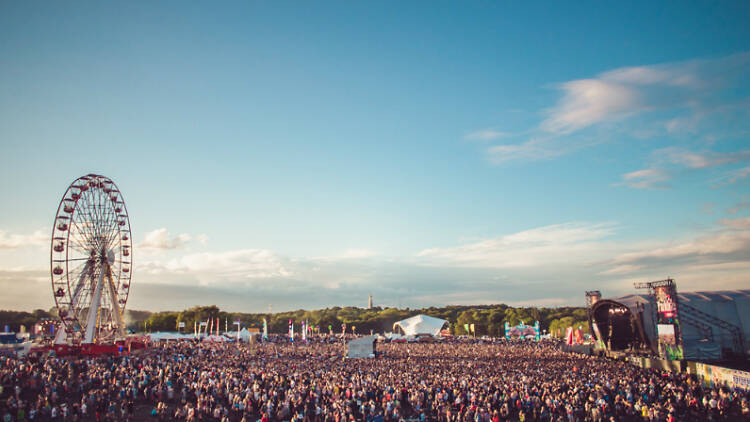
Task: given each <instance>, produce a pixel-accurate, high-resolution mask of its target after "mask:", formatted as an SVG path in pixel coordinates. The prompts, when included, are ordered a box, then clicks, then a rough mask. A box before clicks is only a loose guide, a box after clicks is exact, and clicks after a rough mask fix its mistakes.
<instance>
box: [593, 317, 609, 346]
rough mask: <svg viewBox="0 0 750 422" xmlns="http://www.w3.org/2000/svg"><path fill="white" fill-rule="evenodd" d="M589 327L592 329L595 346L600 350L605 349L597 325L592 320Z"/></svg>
mask: <svg viewBox="0 0 750 422" xmlns="http://www.w3.org/2000/svg"><path fill="white" fill-rule="evenodd" d="M591 327H592V328H593V329H594V336H596V347H597V348H598V349H600V350H605V349H606V348H607V347H606V346H605V345H604V340H603V339H602V333H601V332H600V331H599V325H598V324H597V323H595V322H592V323H591Z"/></svg>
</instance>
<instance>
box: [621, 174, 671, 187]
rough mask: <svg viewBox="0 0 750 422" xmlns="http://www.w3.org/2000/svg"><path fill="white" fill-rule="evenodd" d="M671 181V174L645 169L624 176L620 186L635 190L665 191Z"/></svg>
mask: <svg viewBox="0 0 750 422" xmlns="http://www.w3.org/2000/svg"><path fill="white" fill-rule="evenodd" d="M669 179H670V176H669V174H667V173H666V172H665V171H663V170H659V169H643V170H636V171H633V172H630V173H625V174H623V175H622V182H621V183H619V185H625V186H627V187H630V188H633V189H664V188H665V187H666V186H667V185H666V182H667V181H669Z"/></svg>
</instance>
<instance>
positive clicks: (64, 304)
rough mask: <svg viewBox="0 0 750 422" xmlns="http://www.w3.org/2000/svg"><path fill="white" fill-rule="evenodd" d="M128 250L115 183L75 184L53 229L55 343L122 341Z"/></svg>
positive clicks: (88, 180) (95, 178)
mask: <svg viewBox="0 0 750 422" xmlns="http://www.w3.org/2000/svg"><path fill="white" fill-rule="evenodd" d="M132 246H133V245H132V240H131V234H130V219H129V217H128V212H127V208H125V202H124V201H123V197H122V193H121V192H120V190H119V189H118V188H117V186H116V185H115V183H114V182H113V181H112V180H111V179H109V178H108V177H105V176H100V175H96V174H88V175H86V176H82V177H79V178H78V179H76V180H75V181H73V183H71V184H70V186H68V188H67V189H66V191H65V194H63V197H62V200H61V201H60V205H59V206H58V207H57V214H56V215H55V221H54V224H53V226H52V245H51V250H50V272H51V275H52V292H53V295H54V298H55V304H56V306H57V311H58V316H59V317H60V320H61V321H62V325H61V327H60V329H59V331H58V334H57V336H56V338H55V343H57V344H61V343H66V342H67V343H107V342H112V341H114V340H115V339H116V338H119V337H124V328H125V326H124V324H123V312H124V310H125V304H126V303H127V300H128V294H129V292H130V280H131V275H132V263H133V256H132V255H133V247H132Z"/></svg>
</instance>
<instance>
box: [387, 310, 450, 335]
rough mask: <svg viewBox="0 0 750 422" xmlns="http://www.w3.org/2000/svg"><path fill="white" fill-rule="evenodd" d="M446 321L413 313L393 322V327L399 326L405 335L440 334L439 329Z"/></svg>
mask: <svg viewBox="0 0 750 422" xmlns="http://www.w3.org/2000/svg"><path fill="white" fill-rule="evenodd" d="M446 322H448V321H446V320H444V319H440V318H435V317H431V316H427V315H415V316H413V317H411V318H406V319H404V320H401V321H398V322H397V323H395V324H393V329H394V330H395V329H396V327H400V328H401V329H402V330H404V334H405V335H407V336H414V335H417V334H431V335H433V336H436V335H438V334H440V329H441V328H443V325H445V323H446Z"/></svg>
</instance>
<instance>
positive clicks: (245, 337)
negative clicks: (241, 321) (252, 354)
mask: <svg viewBox="0 0 750 422" xmlns="http://www.w3.org/2000/svg"><path fill="white" fill-rule="evenodd" d="M251 336H252V334H250V331H247V328H243V329H242V330H240V341H244V342H245V343H248V342H250V337H251Z"/></svg>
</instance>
